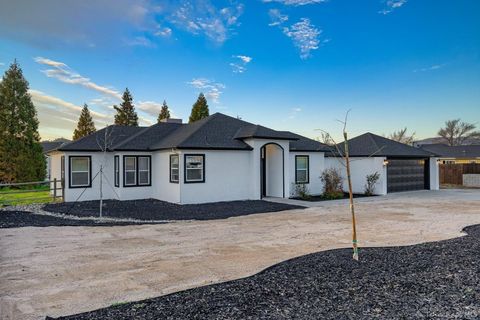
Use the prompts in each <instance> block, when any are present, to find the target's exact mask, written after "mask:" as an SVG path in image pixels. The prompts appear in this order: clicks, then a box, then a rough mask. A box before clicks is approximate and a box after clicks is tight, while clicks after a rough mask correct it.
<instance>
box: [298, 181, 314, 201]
mask: <svg viewBox="0 0 480 320" xmlns="http://www.w3.org/2000/svg"><path fill="white" fill-rule="evenodd" d="M294 195H295V197H297V198H300V199H302V200H308V199H310V197H311V195H310V191H309V190H308V187H307V185H306V184H304V183H297V184H295V187H294Z"/></svg>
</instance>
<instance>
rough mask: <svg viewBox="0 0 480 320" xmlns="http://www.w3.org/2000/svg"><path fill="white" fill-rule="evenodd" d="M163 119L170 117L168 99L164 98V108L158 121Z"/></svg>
mask: <svg viewBox="0 0 480 320" xmlns="http://www.w3.org/2000/svg"><path fill="white" fill-rule="evenodd" d="M163 119H170V110H168V106H167V101H165V100H163V105H162V109H161V110H160V114H159V115H158V119H157V122H161V121H162V120H163Z"/></svg>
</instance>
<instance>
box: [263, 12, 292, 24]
mask: <svg viewBox="0 0 480 320" xmlns="http://www.w3.org/2000/svg"><path fill="white" fill-rule="evenodd" d="M268 15H269V16H270V21H271V22H270V23H269V24H268V25H269V26H270V27H274V26H279V25H281V24H283V23H284V22H286V21H288V16H287V15H285V14H282V13H281V12H280V10H278V9H270V10H268Z"/></svg>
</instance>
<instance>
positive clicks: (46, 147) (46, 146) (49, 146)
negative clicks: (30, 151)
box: [40, 141, 65, 153]
mask: <svg viewBox="0 0 480 320" xmlns="http://www.w3.org/2000/svg"><path fill="white" fill-rule="evenodd" d="M64 143H65V142H63V141H42V142H40V144H41V145H42V150H43V153H48V152H50V151H53V150H56V149H57V148H58V147H60V146H61V145H62V144H64Z"/></svg>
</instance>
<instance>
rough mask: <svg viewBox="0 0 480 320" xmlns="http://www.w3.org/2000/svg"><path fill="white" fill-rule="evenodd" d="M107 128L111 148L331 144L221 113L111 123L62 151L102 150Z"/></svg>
mask: <svg viewBox="0 0 480 320" xmlns="http://www.w3.org/2000/svg"><path fill="white" fill-rule="evenodd" d="M105 130H107V145H108V150H109V151H153V150H163V149H172V148H177V149H224V150H225V149H227V150H251V149H252V148H251V147H250V146H249V145H248V144H247V143H245V142H244V141H243V140H242V139H246V138H264V139H272V140H275V139H277V140H289V141H290V150H291V151H305V152H306V151H327V150H328V146H326V145H324V144H322V143H320V142H318V141H315V140H312V139H309V138H306V137H303V136H301V135H298V134H295V133H292V132H289V131H276V130H273V129H269V128H266V127H263V126H260V125H255V124H252V123H249V122H246V121H243V120H240V119H237V118H234V117H230V116H227V115H224V114H221V113H215V114H213V115H211V116H210V117H207V118H205V119H202V120H199V121H196V122H194V123H190V124H180V123H168V122H167V123H165V122H162V123H158V124H155V125H153V126H151V127H127V126H115V125H113V126H109V127H107V128H104V129H102V130H99V131H97V132H95V133H93V134H91V135H89V136H87V137H84V138H82V139H79V140H77V141H73V142H71V143H68V144H65V145H63V146H62V147H61V148H60V149H59V150H60V151H102V149H101V148H102V147H103V146H104V137H105Z"/></svg>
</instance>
